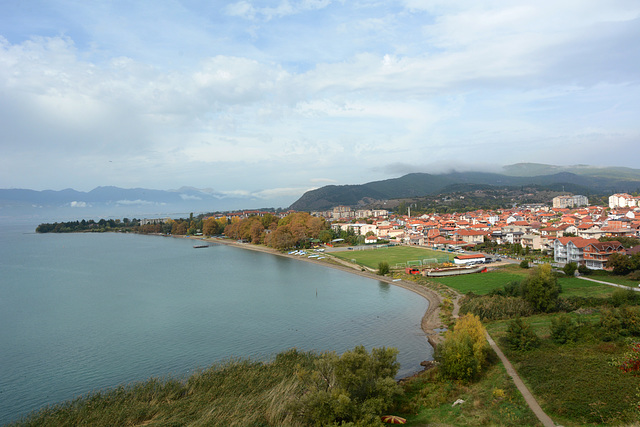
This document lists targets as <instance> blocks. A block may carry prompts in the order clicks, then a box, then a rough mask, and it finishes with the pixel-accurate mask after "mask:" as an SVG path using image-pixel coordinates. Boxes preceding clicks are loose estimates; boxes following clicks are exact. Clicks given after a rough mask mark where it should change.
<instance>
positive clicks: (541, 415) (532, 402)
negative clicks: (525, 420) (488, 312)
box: [486, 332, 556, 427]
mask: <svg viewBox="0 0 640 427" xmlns="http://www.w3.org/2000/svg"><path fill="white" fill-rule="evenodd" d="M486 335H487V341H489V345H490V346H491V348H492V349H493V350H494V351H495V352H496V354H497V355H498V357H499V358H500V360H501V361H502V364H503V365H504V368H505V369H506V370H507V373H508V374H509V376H510V377H511V379H513V383H514V384H515V385H516V387H517V388H518V390H520V393H521V394H522V397H524V400H525V401H526V402H527V405H529V408H531V410H532V411H533V413H534V414H536V417H538V419H539V420H540V422H541V423H542V425H543V426H545V427H554V426H555V425H556V424H555V423H554V422H553V420H552V419H551V417H549V416H548V415H547V414H546V413H545V412H544V411H543V410H542V408H541V407H540V404H538V401H537V400H536V398H535V397H533V394H532V393H531V392H530V391H529V389H528V388H527V386H526V385H524V382H522V379H521V378H520V376H519V375H518V373H517V372H516V370H515V369H514V367H513V365H512V364H511V362H509V359H507V357H506V356H505V355H504V353H503V352H502V350H500V347H498V346H497V345H496V343H495V341H494V340H493V339H492V338H491V335H489V333H488V332H487V333H486Z"/></svg>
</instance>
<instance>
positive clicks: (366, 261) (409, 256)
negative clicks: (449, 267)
mask: <svg viewBox="0 0 640 427" xmlns="http://www.w3.org/2000/svg"><path fill="white" fill-rule="evenodd" d="M331 255H333V256H335V257H338V258H342V259H344V260H347V261H352V262H355V263H356V264H360V265H364V266H367V267H370V268H374V269H377V268H378V263H379V262H381V261H386V262H388V263H389V267H391V268H396V267H400V266H401V265H407V263H408V264H413V265H417V262H418V261H420V263H424V262H434V260H437V262H439V263H442V262H450V261H452V260H453V257H454V256H455V255H454V254H452V253H447V252H442V251H432V250H431V249H424V248H419V247H415V246H394V247H390V248H380V249H369V248H367V249H365V250H347V251H340V252H332V253H331Z"/></svg>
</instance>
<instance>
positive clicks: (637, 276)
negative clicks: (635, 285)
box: [627, 270, 640, 282]
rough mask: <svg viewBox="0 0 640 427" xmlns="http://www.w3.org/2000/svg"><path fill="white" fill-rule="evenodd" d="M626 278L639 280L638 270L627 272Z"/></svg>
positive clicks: (639, 273) (639, 272)
mask: <svg viewBox="0 0 640 427" xmlns="http://www.w3.org/2000/svg"><path fill="white" fill-rule="evenodd" d="M627 279H629V280H633V281H636V282H637V281H639V280H640V270H636V271H632V272H631V273H629V274H628V275H627Z"/></svg>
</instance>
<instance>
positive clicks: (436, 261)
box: [422, 258, 440, 265]
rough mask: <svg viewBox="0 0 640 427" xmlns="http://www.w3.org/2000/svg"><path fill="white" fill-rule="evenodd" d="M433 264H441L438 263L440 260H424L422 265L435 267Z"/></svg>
mask: <svg viewBox="0 0 640 427" xmlns="http://www.w3.org/2000/svg"><path fill="white" fill-rule="evenodd" d="M433 264H440V263H439V262H438V258H425V259H423V260H422V265H433Z"/></svg>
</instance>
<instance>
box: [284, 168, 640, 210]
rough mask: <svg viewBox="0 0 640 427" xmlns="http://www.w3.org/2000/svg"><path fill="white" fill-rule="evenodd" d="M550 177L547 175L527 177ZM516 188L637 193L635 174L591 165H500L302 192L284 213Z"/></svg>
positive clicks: (638, 177)
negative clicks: (497, 170) (491, 170)
mask: <svg viewBox="0 0 640 427" xmlns="http://www.w3.org/2000/svg"><path fill="white" fill-rule="evenodd" d="M541 172H552V173H551V174H540V175H528V174H530V173H541ZM478 185H480V186H492V187H505V186H506V187H518V186H525V185H535V186H539V187H540V188H543V189H546V190H554V191H566V192H568V193H574V194H583V195H586V196H589V195H605V194H611V193H615V192H633V191H638V190H640V170H638V169H631V168H616V167H607V168H598V167H594V166H585V165H578V166H553V165H543V164H535V163H520V164H515V165H509V166H505V167H504V168H503V173H488V172H449V173H445V174H438V175H432V174H428V173H411V174H407V175H404V176H401V177H399V178H393V179H387V180H383V181H375V182H369V183H366V184H360V185H327V186H324V187H321V188H318V189H315V190H311V191H307V192H306V193H305V194H303V195H302V197H300V199H298V200H297V201H296V202H294V203H293V204H292V205H291V206H290V208H291V209H294V210H300V211H321V210H327V209H330V208H332V207H333V206H338V205H346V206H364V205H369V204H371V202H372V201H375V200H378V201H380V200H389V199H400V198H412V197H422V196H430V195H435V194H447V193H451V192H454V191H461V189H463V188H467V189H472V188H473V187H474V186H478Z"/></svg>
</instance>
